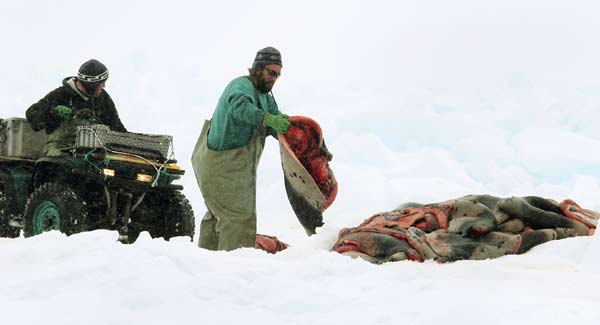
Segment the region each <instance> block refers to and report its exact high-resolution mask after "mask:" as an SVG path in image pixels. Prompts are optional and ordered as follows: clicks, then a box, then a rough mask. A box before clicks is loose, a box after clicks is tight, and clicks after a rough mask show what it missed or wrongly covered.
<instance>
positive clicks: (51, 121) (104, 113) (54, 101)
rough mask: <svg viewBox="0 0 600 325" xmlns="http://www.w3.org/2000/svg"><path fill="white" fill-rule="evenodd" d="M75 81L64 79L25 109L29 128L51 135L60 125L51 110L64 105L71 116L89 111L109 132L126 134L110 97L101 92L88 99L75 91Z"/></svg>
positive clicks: (74, 78) (69, 78)
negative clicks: (69, 108)
mask: <svg viewBox="0 0 600 325" xmlns="http://www.w3.org/2000/svg"><path fill="white" fill-rule="evenodd" d="M76 80H77V78H76V77H67V78H65V79H64V80H63V85H62V87H58V88H56V89H54V90H53V91H51V92H50V93H49V94H48V95H46V96H45V97H44V98H42V99H40V101H38V102H37V103H35V104H33V105H31V107H29V108H28V109H27V112H26V113H25V115H26V116H27V121H28V122H29V124H30V125H31V128H32V129H33V130H35V131H39V130H42V129H45V130H46V133H48V134H50V133H52V132H53V131H54V130H56V129H57V128H58V127H59V126H60V123H61V120H60V118H59V117H57V116H56V115H55V114H54V111H53V110H52V108H53V107H55V106H57V105H64V106H68V107H71V108H72V109H73V114H77V112H78V111H79V110H82V109H89V110H90V111H91V112H92V114H94V117H95V118H96V119H97V120H99V121H100V122H101V123H102V124H104V125H107V126H108V127H110V129H111V130H113V131H119V132H127V130H126V129H125V127H124V126H123V123H121V120H120V119H119V114H118V113H117V109H116V108H115V104H114V103H113V101H112V99H111V98H110V95H108V93H107V92H106V91H105V90H102V93H101V94H100V96H98V97H88V96H86V95H84V94H83V93H82V92H80V91H79V90H78V89H77V87H76V86H75V81H76Z"/></svg>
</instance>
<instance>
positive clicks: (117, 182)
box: [0, 118, 195, 243]
mask: <svg viewBox="0 0 600 325" xmlns="http://www.w3.org/2000/svg"><path fill="white" fill-rule="evenodd" d="M46 139H47V136H46V134H45V133H44V132H43V131H42V132H34V131H33V130H32V129H31V128H30V127H29V124H28V123H27V121H26V120H25V119H23V118H9V119H5V120H2V119H0V237H10V238H14V237H18V236H19V235H20V232H21V230H22V231H23V234H24V236H25V237H30V236H34V235H38V234H41V233H42V232H45V231H50V230H59V231H61V232H63V233H65V234H66V235H72V234H76V233H80V232H84V231H90V230H95V229H109V230H117V231H118V232H119V240H120V241H121V242H123V243H132V242H134V241H135V240H136V239H137V237H138V236H139V234H140V232H142V231H147V232H149V233H150V235H151V236H152V237H153V238H158V237H163V238H164V239H166V240H168V239H170V238H172V237H175V236H189V237H190V240H191V239H192V238H193V236H194V227H195V222H194V214H193V211H192V208H191V206H190V203H189V201H188V200H187V199H186V198H185V196H184V195H183V194H182V193H181V190H182V189H183V186H181V185H177V184H174V181H176V180H177V179H179V178H181V176H182V175H183V174H184V170H182V169H181V168H180V167H179V166H178V165H176V161H175V160H174V159H173V150H172V137H171V136H166V135H150V134H140V133H130V132H115V131H112V130H110V129H109V128H108V126H105V125H101V124H91V125H83V126H78V127H77V137H76V140H75V145H74V146H73V147H70V148H66V149H65V150H63V154H61V155H60V156H52V157H50V156H43V155H42V152H43V147H44V145H45V143H46Z"/></svg>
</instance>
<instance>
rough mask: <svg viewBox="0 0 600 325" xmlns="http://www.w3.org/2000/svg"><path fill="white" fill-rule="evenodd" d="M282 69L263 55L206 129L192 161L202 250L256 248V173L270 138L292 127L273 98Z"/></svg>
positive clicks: (270, 52) (267, 51)
mask: <svg viewBox="0 0 600 325" xmlns="http://www.w3.org/2000/svg"><path fill="white" fill-rule="evenodd" d="M281 67H282V63H281V54H280V53H279V51H278V50H277V49H275V48H273V47H267V48H264V49H261V50H259V51H258V52H257V53H256V58H255V59H254V63H253V64H252V67H251V68H250V69H249V75H247V76H243V77H238V78H236V79H234V80H233V81H231V82H230V83H229V84H228V85H227V87H226V88H225V90H224V91H223V94H222V95H221V97H220V98H219V102H218V104H217V108H216V109H215V112H214V114H213V116H212V119H211V120H210V121H206V122H205V123H204V127H203V129H202V133H201V134H200V138H199V139H198V142H197V144H196V148H195V149H194V153H193V156H192V166H193V167H194V172H195V174H196V180H197V181H198V185H199V186H200V190H201V192H202V196H203V197H204V203H205V204H206V208H207V210H208V211H207V212H206V214H205V215H204V218H203V219H202V223H201V225H200V240H199V242H198V245H199V246H200V247H202V248H206V249H210V250H226V251H229V250H233V249H236V248H240V247H254V246H255V241H256V169H257V167H258V163H259V161H260V156H261V154H262V151H263V147H264V144H265V138H266V136H267V135H273V136H274V137H276V138H277V134H278V133H285V132H287V130H288V128H289V126H290V123H289V122H288V121H287V118H288V116H287V115H285V114H282V113H281V112H280V111H279V109H278V107H277V103H276V102H275V99H274V98H273V94H272V93H271V89H272V88H273V85H274V84H275V81H277V79H278V78H279V76H280V74H281Z"/></svg>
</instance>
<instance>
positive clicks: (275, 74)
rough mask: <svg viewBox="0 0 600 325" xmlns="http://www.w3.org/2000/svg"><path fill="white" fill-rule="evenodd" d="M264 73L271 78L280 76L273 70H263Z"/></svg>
mask: <svg viewBox="0 0 600 325" xmlns="http://www.w3.org/2000/svg"><path fill="white" fill-rule="evenodd" d="M265 71H267V73H268V74H269V76H271V77H273V78H279V76H281V73H278V72H277V71H275V70H271V69H269V68H265Z"/></svg>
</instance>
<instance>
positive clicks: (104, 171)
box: [102, 168, 115, 177]
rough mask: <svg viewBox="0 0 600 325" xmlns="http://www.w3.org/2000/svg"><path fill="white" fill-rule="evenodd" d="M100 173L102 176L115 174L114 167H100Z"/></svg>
mask: <svg viewBox="0 0 600 325" xmlns="http://www.w3.org/2000/svg"><path fill="white" fill-rule="evenodd" d="M102 173H103V174H104V176H112V177H114V176H115V170H114V169H109V168H104V169H102Z"/></svg>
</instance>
